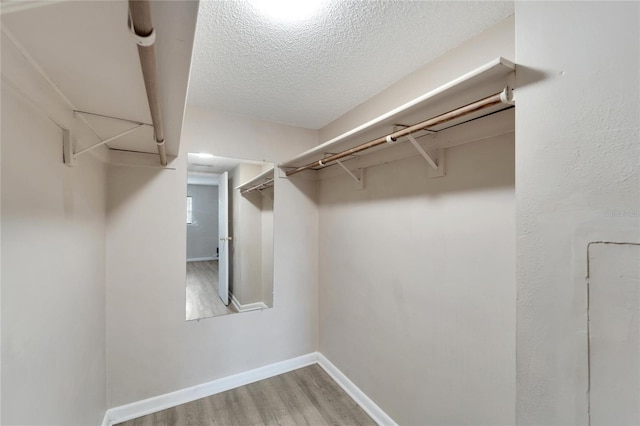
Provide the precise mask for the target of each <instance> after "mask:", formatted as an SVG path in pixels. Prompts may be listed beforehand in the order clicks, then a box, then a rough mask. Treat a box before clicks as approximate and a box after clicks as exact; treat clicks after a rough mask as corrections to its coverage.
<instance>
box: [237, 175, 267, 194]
mask: <svg viewBox="0 0 640 426" xmlns="http://www.w3.org/2000/svg"><path fill="white" fill-rule="evenodd" d="M274 180H275V179H273V178H271V179H269V180H267V181H266V182H262V183H259V184H257V185H254V186H252V187H251V188H247V189H245V190H244V191H242V193H243V194H246V193H247V192H251V191H255V190H259V189H263V188H268V187H269V186H273V181H274Z"/></svg>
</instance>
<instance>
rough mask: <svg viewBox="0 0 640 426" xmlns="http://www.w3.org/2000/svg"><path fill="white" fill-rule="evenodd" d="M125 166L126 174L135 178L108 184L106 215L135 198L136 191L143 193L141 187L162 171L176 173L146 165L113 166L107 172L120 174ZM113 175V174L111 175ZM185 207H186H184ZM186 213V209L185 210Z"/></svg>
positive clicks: (145, 185)
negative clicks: (120, 183)
mask: <svg viewBox="0 0 640 426" xmlns="http://www.w3.org/2000/svg"><path fill="white" fill-rule="evenodd" d="M122 168H125V169H126V171H127V175H130V174H134V175H135V179H128V180H127V183H126V185H109V187H108V189H107V190H108V192H107V194H108V196H107V199H108V203H107V215H110V214H114V213H117V211H118V209H119V208H120V206H122V205H125V204H126V203H127V201H128V200H130V199H132V198H135V197H136V195H137V194H138V193H143V191H142V189H143V188H145V187H147V186H148V185H149V184H150V183H151V182H152V181H153V180H154V179H157V178H158V177H159V175H161V174H162V173H178V172H177V171H176V170H162V169H154V168H147V167H130V166H114V165H110V166H109V168H108V173H109V174H120V172H121V170H120V169H122ZM112 176H113V175H112ZM185 208H186V207H185ZM185 214H186V210H185Z"/></svg>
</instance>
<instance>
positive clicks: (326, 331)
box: [319, 19, 515, 425]
mask: <svg viewBox="0 0 640 426" xmlns="http://www.w3.org/2000/svg"><path fill="white" fill-rule="evenodd" d="M513 36H514V21H513V19H508V20H506V21H504V22H503V23H501V24H499V25H498V26H496V27H494V28H492V29H490V30H489V31H488V32H485V33H483V34H481V35H479V36H478V37H477V38H475V39H473V40H471V41H469V42H467V43H465V44H463V45H462V46H460V47H458V48H456V49H454V50H453V51H451V52H449V53H447V54H446V55H444V56H443V57H441V58H440V59H438V60H436V61H435V62H433V63H432V64H430V65H428V66H427V67H425V68H423V69H421V70H419V71H417V72H416V73H414V74H412V75H410V76H408V77H407V78H405V79H403V80H401V81H400V82H398V83H396V84H395V85H394V86H392V87H390V88H389V89H387V90H385V91H383V92H382V93H381V94H379V95H377V96H376V97H375V98H373V99H371V100H370V101H367V102H366V103H364V104H363V105H361V106H359V107H358V108H356V109H355V110H353V111H352V112H350V113H348V114H346V115H345V116H343V117H341V118H340V119H338V120H337V121H336V122H334V123H332V124H331V125H329V126H328V127H326V128H325V129H322V130H321V134H322V135H323V139H328V138H330V137H332V136H335V135H336V134H337V133H340V132H342V131H346V130H348V129H350V128H353V127H355V126H356V125H359V124H361V123H362V122H364V121H366V120H368V119H371V118H373V117H375V116H376V115H379V114H382V113H384V112H386V111H388V110H390V109H392V108H394V107H396V106H398V105H400V104H402V103H403V102H406V101H408V100H410V99H411V98H414V97H417V96H419V95H420V94H422V93H424V92H426V91H428V90H430V89H432V88H434V87H437V86H438V85H440V84H442V83H445V82H447V81H449V80H451V79H454V78H456V77H459V76H460V75H462V74H464V73H465V72H468V71H470V70H472V69H473V68H475V67H477V66H480V65H482V64H484V63H486V62H488V61H489V60H491V59H494V58H496V57H498V56H504V57H507V58H511V59H512V58H513V44H514V40H513ZM446 154H447V160H446V169H447V171H446V177H444V178H440V179H428V178H427V177H426V167H427V165H426V163H425V162H424V160H423V159H422V158H421V157H412V158H409V159H406V160H402V161H397V162H393V163H389V164H384V165H380V166H376V167H372V168H368V169H366V170H365V189H364V190H363V191H356V190H355V189H354V185H353V182H352V181H351V178H350V177H349V176H347V175H346V174H343V175H339V176H336V177H332V178H327V179H326V180H322V181H321V183H320V189H319V205H320V246H319V247H320V271H321V273H320V352H322V353H323V354H324V355H325V356H327V357H328V358H329V359H330V360H331V361H332V362H333V363H334V364H336V366H337V367H338V368H340V369H341V370H342V371H343V372H344V373H345V374H346V375H347V376H348V377H349V378H350V379H351V380H352V381H354V382H355V384H356V385H358V386H359V387H360V388H361V389H362V390H363V391H364V392H365V393H366V394H367V395H368V396H369V397H371V398H372V399H373V400H374V401H375V402H376V403H377V404H378V405H379V406H380V407H381V408H382V409H383V410H385V411H386V412H387V414H389V415H390V416H391V417H392V418H393V419H394V420H395V421H396V422H398V423H399V424H438V425H446V424H449V425H463V424H468V425H479V424H487V425H489V424H490V425H511V424H514V421H515V413H514V401H515V222H514V220H515V210H514V209H515V195H514V179H515V178H514V162H515V159H514V157H515V153H514V138H513V135H512V134H511V135H505V136H502V137H498V138H494V139H489V140H486V141H483V142H476V143H473V144H469V145H463V146H458V147H455V148H450V149H448V150H447V153H446Z"/></svg>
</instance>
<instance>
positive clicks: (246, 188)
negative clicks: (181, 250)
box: [186, 153, 274, 321]
mask: <svg viewBox="0 0 640 426" xmlns="http://www.w3.org/2000/svg"><path fill="white" fill-rule="evenodd" d="M187 158H188V159H187V161H188V164H187V199H186V203H187V217H186V226H187V253H186V260H187V280H186V281H187V282H186V319H187V321H190V320H199V319H202V318H209V317H214V316H219V315H228V314H233V313H239V312H247V311H254V310H261V309H266V308H270V307H272V306H273V199H274V190H273V183H274V164H273V163H266V162H263V161H250V160H239V159H235V158H225V157H216V156H214V155H211V154H207V153H189V154H188V156H187Z"/></svg>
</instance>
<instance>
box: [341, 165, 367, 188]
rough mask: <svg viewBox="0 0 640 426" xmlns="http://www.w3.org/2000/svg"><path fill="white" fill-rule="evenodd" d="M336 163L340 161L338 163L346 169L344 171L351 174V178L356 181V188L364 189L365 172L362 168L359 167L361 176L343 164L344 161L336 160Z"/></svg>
mask: <svg viewBox="0 0 640 426" xmlns="http://www.w3.org/2000/svg"><path fill="white" fill-rule="evenodd" d="M336 163H338V165H339V166H340V167H342V168H343V169H344V171H345V172H347V173H348V174H349V176H351V178H352V179H353V180H355V181H356V189H357V190H362V189H364V174H363V172H362V169H358V172H357V173H358V174H359V175H360V177H358V176H356V175H354V174H353V172H352V171H351V170H349V169H348V168H347V167H346V166H345V165H344V164H342V161H340V160H336Z"/></svg>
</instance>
